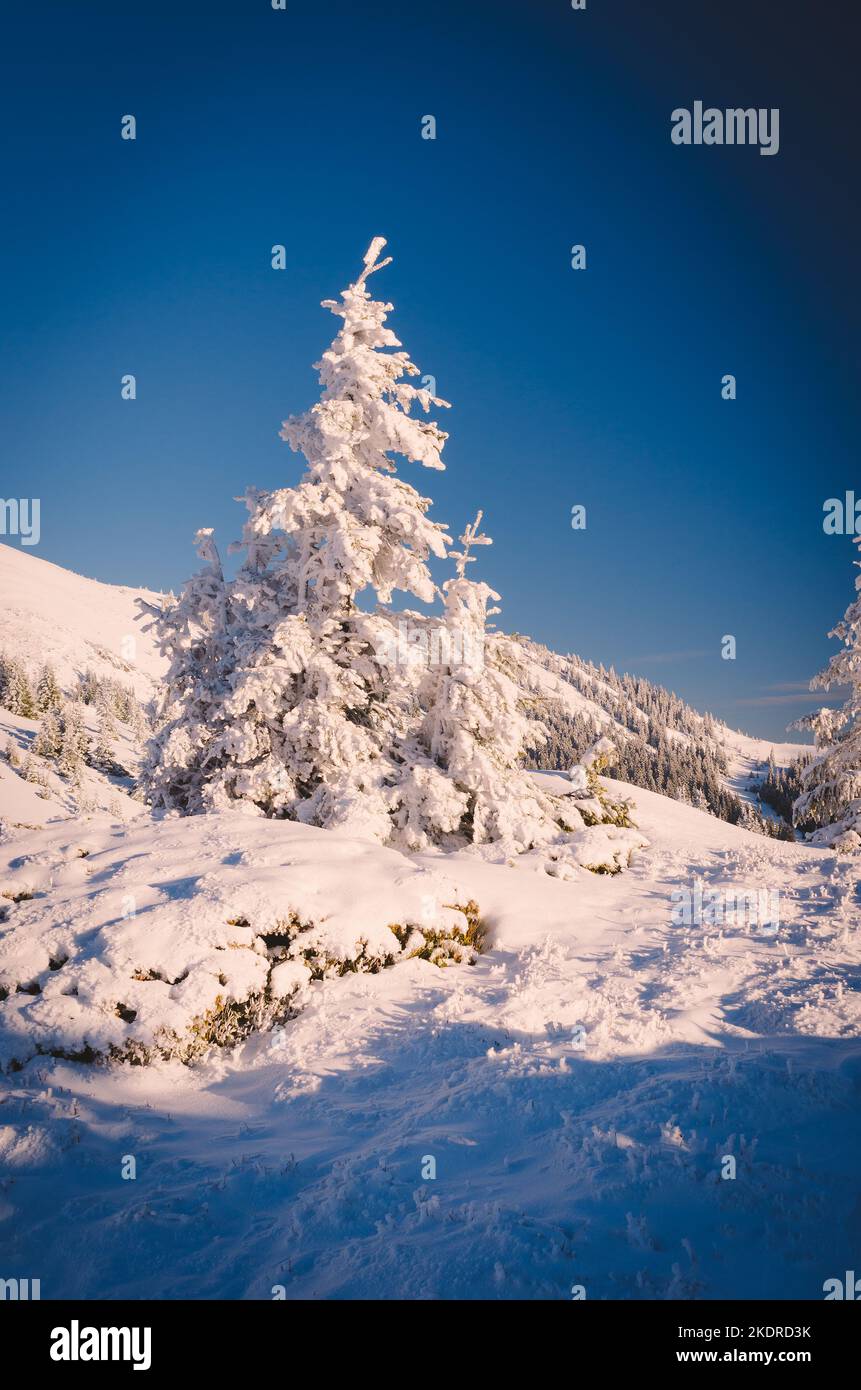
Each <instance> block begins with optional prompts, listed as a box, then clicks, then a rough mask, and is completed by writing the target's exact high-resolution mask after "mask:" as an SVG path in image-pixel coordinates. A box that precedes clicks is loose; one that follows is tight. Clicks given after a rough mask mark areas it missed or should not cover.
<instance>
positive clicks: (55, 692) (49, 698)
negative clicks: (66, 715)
mask: <svg viewBox="0 0 861 1390" xmlns="http://www.w3.org/2000/svg"><path fill="white" fill-rule="evenodd" d="M62 703H63V694H62V691H61V690H60V687H59V685H58V684H57V677H56V676H55V674H54V668H53V667H52V666H49V665H48V663H47V662H46V663H45V665H44V666H43V667H42V669H41V671H40V672H39V679H38V681H37V682H36V709H37V711H38V712H39V714H44V713H45V712H46V711H47V710H49V709H53V710H57V709H59V708H60V706H61V705H62Z"/></svg>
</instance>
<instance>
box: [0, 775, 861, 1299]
mask: <svg viewBox="0 0 861 1390" xmlns="http://www.w3.org/2000/svg"><path fill="white" fill-rule="evenodd" d="M611 786H612V784H611ZM613 789H614V790H616V791H617V792H624V793H625V794H627V795H628V796H630V797H631V798H632V800H633V801H634V802H635V805H636V815H637V819H638V821H639V823H640V824H641V826H642V827H643V829H644V831H645V833H646V834H647V835H648V837H649V838H650V840H651V846H650V848H648V849H646V850H644V851H643V852H642V853H641V854H640V856H639V857H638V859H637V861H636V863H635V864H634V866H633V867H632V868H631V869H630V870H629V871H628V872H626V873H624V874H620V875H618V876H616V877H610V876H603V877H599V876H594V875H587V874H583V875H581V876H580V877H578V878H577V879H576V880H575V881H572V882H562V881H558V880H554V879H550V878H548V877H547V876H546V875H543V874H536V873H534V872H532V871H530V869H529V868H528V867H525V866H515V867H508V866H505V865H491V864H487V863H483V862H482V861H480V860H479V859H478V858H477V857H476V856H472V855H470V854H467V853H463V854H459V855H453V856H452V855H450V856H440V855H429V856H426V857H424V858H421V859H419V861H418V863H417V866H416V867H417V868H419V869H421V868H424V869H426V870H427V873H428V875H429V879H428V881H429V882H432V883H434V885H435V890H434V891H436V885H437V881H438V876H439V875H440V874H443V876H444V877H445V879H446V880H448V881H449V882H450V883H451V884H453V885H454V887H455V890H456V892H457V894H458V896H459V897H460V896H461V895H464V894H469V895H470V896H472V897H474V898H475V899H476V900H477V902H478V903H479V905H480V908H481V911H482V914H483V916H484V918H485V921H486V923H487V925H488V928H489V941H488V949H487V950H486V952H485V953H484V954H482V955H481V956H479V958H478V960H477V962H476V963H475V964H474V965H472V966H469V965H461V966H451V967H449V968H448V969H444V970H441V969H437V968H436V967H435V966H433V965H431V964H430V963H428V962H427V961H423V960H418V959H412V960H403V961H401V962H399V963H397V964H395V965H393V966H392V967H391V968H388V969H383V970H380V971H379V972H378V973H377V974H348V975H346V976H344V977H343V978H330V979H325V980H323V981H322V982H320V983H318V984H316V985H314V986H313V987H312V988H311V989H310V991H309V994H308V997H307V999H306V1000H305V1002H304V1006H303V1009H302V1011H301V1012H300V1013H299V1015H298V1017H297V1018H295V1019H294V1020H293V1021H291V1022H288V1023H286V1024H285V1025H284V1026H283V1027H280V1028H277V1029H275V1030H274V1031H272V1032H269V1033H265V1034H263V1035H260V1036H257V1037H255V1038H253V1039H251V1040H250V1041H249V1042H247V1043H245V1044H243V1045H241V1046H240V1047H239V1048H237V1049H235V1050H233V1051H222V1052H218V1051H216V1052H215V1053H213V1054H211V1055H210V1057H209V1058H208V1059H207V1060H205V1061H203V1062H202V1063H199V1064H198V1065H196V1066H193V1067H184V1066H182V1065H181V1064H179V1063H178V1062H156V1063H155V1064H154V1065H153V1066H150V1067H128V1066H122V1067H116V1066H115V1067H112V1068H109V1069H104V1068H99V1067H92V1066H85V1065H82V1064H77V1063H71V1062H68V1061H63V1060H58V1059H52V1058H49V1057H42V1058H37V1059H34V1060H33V1061H32V1062H30V1063H27V1064H26V1065H25V1066H24V1068H23V1070H21V1071H19V1072H16V1073H13V1074H12V1075H10V1076H9V1077H7V1078H6V1088H7V1089H6V1094H5V1100H4V1103H3V1104H2V1107H0V1162H2V1163H3V1165H4V1167H5V1176H6V1181H5V1183H4V1184H3V1185H2V1187H0V1219H2V1230H3V1235H4V1240H5V1248H6V1252H7V1259H8V1261H10V1262H11V1264H12V1265H14V1267H15V1268H26V1269H30V1268H38V1269H39V1271H40V1273H41V1274H42V1290H43V1297H65V1296H69V1297H72V1296H82V1297H94V1296H98V1297H105V1298H112V1297H142V1296H153V1295H156V1296H159V1297H204V1298H207V1297H247V1298H270V1297H272V1296H273V1289H274V1288H275V1289H277V1288H278V1286H281V1287H283V1290H284V1293H285V1295H286V1297H288V1298H297V1297H300V1298H301V1297H314V1298H325V1297H332V1298H347V1297H360V1298H370V1297H383V1298H403V1297H408V1298H433V1297H448V1298H466V1299H469V1298H479V1297H488V1298H501V1299H510V1298H517V1297H526V1298H538V1299H541V1298H553V1299H565V1298H569V1297H570V1296H571V1295H570V1290H571V1288H572V1286H574V1285H583V1286H584V1287H585V1289H586V1294H587V1297H588V1298H665V1297H681V1298H690V1297H706V1298H709V1297H712V1298H713V1297H741V1298H751V1297H752V1298H756V1297H770V1296H774V1297H784V1298H818V1297H821V1296H822V1284H823V1281H824V1280H825V1279H826V1278H829V1277H831V1276H832V1275H834V1274H835V1273H839V1272H840V1271H842V1270H844V1269H846V1268H853V1267H855V1264H856V1263H857V1249H858V1239H859V1237H861V1225H859V1209H858V1204H857V1152H858V1147H859V1142H861V1117H859V1112H858V1107H857V1087H858V1084H859V1080H861V1050H859V1044H858V1035H859V1028H861V993H859V990H858V981H859V979H861V914H859V905H858V904H859V867H858V865H857V864H856V863H854V862H853V861H852V860H851V859H850V858H844V859H838V858H837V857H836V856H834V855H833V854H829V853H827V852H825V851H817V850H813V849H810V848H808V847H806V846H801V845H794V844H785V843H781V842H777V841H772V840H766V839H764V838H762V837H760V836H755V835H751V834H749V833H747V832H745V831H743V830H739V829H736V828H735V827H732V826H729V825H727V824H725V823H723V822H721V821H718V820H716V819H714V818H713V817H711V816H709V815H707V814H704V813H702V812H699V811H695V810H692V809H691V808H689V807H686V806H682V805H680V804H677V803H673V802H669V801H667V800H666V799H664V798H662V797H659V796H655V795H652V794H650V793H647V792H643V791H640V790H639V789H637V788H632V787H622V786H619V785H616V786H615V787H614V788H613ZM195 819H196V824H195V821H184V822H176V821H174V822H167V823H161V824H158V823H153V824H152V826H151V827H150V829H149V830H147V831H144V830H143V828H142V827H137V828H133V829H131V830H129V831H125V832H124V831H122V830H121V828H119V827H114V829H113V830H112V831H110V832H109V833H108V835H107V843H105V836H106V832H105V830H104V829H99V828H98V826H96V824H95V823H92V824H91V825H90V826H89V828H88V827H86V826H84V827H82V828H81V834H80V837H79V838H82V840H83V841H87V843H85V844H83V847H84V848H87V847H89V848H90V849H91V854H90V855H89V856H87V857H85V858H83V859H82V858H80V857H79V856H78V857H76V856H75V855H73V854H70V855H69V857H68V867H67V868H64V869H63V870H62V872H60V871H58V870H57V868H56V866H55V867H54V868H52V867H51V865H50V863H49V862H48V860H47V859H46V858H45V856H44V853H42V854H41V856H40V855H37V862H35V863H32V862H31V863H30V864H29V867H28V862H27V855H28V845H31V841H30V840H28V838H27V837H26V836H22V837H21V838H20V839H19V840H18V841H17V843H16V844H13V845H8V846H6V848H5V862H6V866H7V868H6V871H5V872H6V873H7V874H8V873H11V874H12V876H13V878H14V880H15V881H16V882H17V881H19V879H20V877H21V876H22V875H26V873H27V872H30V873H31V875H33V874H35V875H36V878H37V879H38V882H37V881H36V879H34V882H33V884H32V887H33V889H34V890H35V891H36V892H44V894H45V896H44V898H43V899H42V900H41V901H42V903H43V910H44V914H45V920H46V922H49V921H54V922H55V924H56V925H57V926H58V927H61V924H62V921H63V920H64V918H65V915H66V910H67V908H66V906H64V905H67V904H68V902H69V894H70V891H71V888H70V884H71V882H72V878H74V877H75V876H76V875H77V882H78V884H79V889H76V890H75V891H80V892H83V893H90V894H91V895H92V898H93V902H94V903H95V901H96V900H97V899H98V898H99V896H100V895H102V896H103V895H105V894H109V893H110V892H111V891H114V892H116V893H117V895H119V894H120V892H121V890H124V889H126V888H127V887H128V885H129V884H130V883H131V882H132V881H133V880H134V881H138V882H150V883H155V882H156V877H157V875H156V877H154V874H153V871H154V870H156V869H158V870H159V872H160V873H161V877H162V889H163V891H162V896H161V898H160V901H161V902H162V903H163V904H164V911H165V912H166V913H167V914H168V915H169V917H170V920H174V919H175V920H176V921H178V920H179V917H178V916H177V914H180V916H181V915H182V914H183V913H185V914H188V913H189V912H191V911H192V910H193V908H194V905H195V904H197V905H198V907H199V908H200V909H201V911H202V914H203V917H202V920H203V919H206V918H207V916H210V917H212V919H213V920H223V917H224V908H225V905H226V904H225V902H224V901H223V900H219V901H217V902H216V897H217V894H216V896H215V897H214V896H213V885H214V884H217V883H219V882H220V883H222V885H223V883H224V882H225V881H226V880H225V878H224V877H223V876H222V877H221V878H220V879H216V880H213V879H212V878H211V877H209V878H208V877H207V875H206V874H205V873H203V872H202V871H203V870H205V869H206V868H207V866H209V869H208V872H209V874H210V875H211V874H212V869H213V866H214V865H215V864H218V863H222V864H223V865H224V870H223V875H229V874H230V873H231V872H233V875H234V878H235V879H236V884H237V890H239V888H240V879H241V880H242V883H241V890H242V891H243V892H244V893H245V894H246V895H251V896H252V897H253V895H254V894H255V893H259V892H260V891H261V890H264V891H265V892H267V893H269V894H270V895H271V893H272V888H273V886H277V881H278V880H277V875H276V878H275V879H273V870H274V869H276V868H277V866H278V865H281V869H280V870H278V872H279V873H281V874H282V876H283V893H284V896H285V898H292V897H293V896H295V894H296V893H297V892H298V893H301V894H304V895H305V898H306V899H307V897H308V895H311V896H313V894H314V893H315V892H317V893H318V896H319V902H320V903H321V904H322V906H323V910H324V914H325V913H337V912H338V911H340V912H341V913H342V914H344V919H345V921H347V922H349V920H350V911H351V904H352V903H353V901H354V896H355V893H356V890H357V888H358V887H359V886H360V885H361V886H362V893H363V896H362V897H361V899H360V900H359V901H358V902H357V911H360V912H361V914H362V916H363V920H365V921H366V922H367V923H368V924H370V922H371V920H372V919H373V920H374V921H377V922H386V921H391V920H397V919H398V916H399V915H401V914H402V913H403V911H404V909H405V907H407V910H408V911H409V910H410V909H409V908H408V906H407V904H408V899H409V895H410V894H412V893H413V892H414V888H413V886H412V881H413V880H411V878H410V876H411V875H413V874H414V873H415V868H410V866H409V861H407V860H402V861H401V862H402V863H403V864H404V873H405V874H407V879H406V880H405V881H404V882H403V883H399V882H398V881H397V878H396V876H395V875H393V874H392V872H391V871H390V870H387V869H386V868H385V867H384V865H383V858H385V856H386V855H387V854H388V853H389V852H387V851H383V850H379V849H376V848H372V847H370V846H367V847H365V849H361V848H360V846H359V845H358V844H357V842H352V844H351V845H348V844H342V837H341V836H339V834H338V832H335V831H326V832H313V831H310V832H305V834H304V835H303V837H302V838H303V840H304V842H305V846H306V849H307V846H308V845H309V844H310V842H311V840H313V839H314V837H315V835H316V836H318V837H319V836H323V837H325V844H326V845H327V846H328V847H329V850H330V853H328V854H327V856H326V858H328V860H329V861H330V862H329V863H328V865H327V864H326V859H321V861H320V872H319V873H317V872H316V871H315V868H314V862H313V856H312V857H311V858H308V856H307V854H306V857H305V858H304V859H302V857H301V855H298V851H297V854H296V855H295V856H294V857H295V858H296V862H295V864H294V865H293V867H292V869H291V868H290V867H288V866H285V861H284V860H283V857H279V855H282V854H283V851H281V850H279V851H278V853H277V854H276V856H275V858H274V859H273V858H272V857H271V856H270V857H269V859H267V857H266V854H265V851H264V850H263V847H262V844H261V845H260V846H259V847H258V850H257V851H256V856H257V857H256V858H255V854H251V853H249V852H248V851H247V850H245V851H242V853H241V856H240V857H237V850H238V849H239V848H240V847H241V843H242V841H243V837H247V834H248V833H249V832H247V831H245V830H242V829H241V827H240V826H239V821H240V820H241V819H242V818H239V817H237V818H236V820H235V825H236V829H235V833H233V832H231V829H230V825H229V823H228V822H229V820H230V818H227V820H224V819H223V818H221V817H216V818H214V820H215V821H217V822H218V824H217V825H213V826H212V827H211V829H210V831H209V841H208V845H207V846H206V847H205V846H204V844H203V841H202V840H201V835H202V833H203V830H202V826H201V821H205V820H206V819H207V818H195ZM258 825H259V823H258ZM262 828H263V829H265V823H264V826H263V827H262ZM282 829H283V831H284V833H285V834H286V835H288V836H289V834H290V828H289V827H283V828H282ZM258 833H259V832H258ZM95 836H98V837H101V838H100V840H99V843H92V844H90V843H89V841H92V840H93V839H94V837H95ZM100 844H103V845H104V848H103V849H101V848H100ZM69 846H70V849H73V848H74V846H72V844H71V841H69ZM204 848H205V850H206V852H205V853H202V851H203V850H204ZM43 849H44V847H43ZM357 854H359V855H361V854H367V855H369V856H370V860H373V864H372V863H371V862H370V860H369V862H368V864H367V865H366V867H365V869H360V868H359V861H358V860H357V859H356V857H355V856H356V855H357ZM99 855H101V856H102V859H103V860H104V861H105V862H108V861H109V862H111V863H113V864H114V866H115V867H114V869H113V871H112V873H109V874H105V873H104V871H103V867H102V864H101V862H100V860H99V858H98V856H99ZM343 855H346V856H347V857H348V858H349V857H350V856H352V859H351V861H350V862H351V863H352V868H351V870H350V872H349V873H348V874H347V875H342V876H341V877H340V879H339V878H338V875H337V874H336V873H334V872H333V871H332V864H333V863H335V862H337V861H338V860H339V859H341V857H342V856H343ZM377 856H382V857H383V858H380V859H379V860H378V859H377ZM288 858H289V856H288ZM76 864H77V866H78V867H77V868H75V865H76ZM231 865H234V866H235V865H241V866H242V872H241V873H239V874H237V873H236V872H235V868H234V870H231ZM374 865H378V867H376V868H375V867H374ZM159 866H160V868H159ZM88 869H90V870H92V872H91V873H89V874H88V872H87V871H88ZM695 878H699V879H700V880H702V882H703V883H704V884H705V885H707V886H710V887H715V886H719V887H721V888H723V889H727V888H730V887H732V888H737V889H741V890H748V891H749V890H756V889H759V888H762V889H765V890H766V891H769V892H771V891H773V890H775V889H779V891H780V927H779V931H778V934H777V936H776V937H775V936H772V935H768V934H761V933H759V932H758V931H756V930H752V929H751V928H750V927H749V926H746V925H734V924H727V923H724V924H723V925H721V926H716V925H708V924H701V925H696V924H691V925H689V926H685V925H674V924H673V921H672V903H673V900H672V897H671V894H672V893H673V891H674V890H678V889H679V888H680V887H685V886H690V885H692V884H693V881H694V879H695ZM171 885H172V887H171ZM267 885H268V887H267ZM218 891H220V890H218ZM405 895H406V896H405ZM38 901H39V900H38V899H34V900H33V901H32V902H31V903H30V904H29V905H28V904H26V903H21V904H19V905H18V906H17V907H14V908H13V914H14V913H15V912H19V911H22V910H26V909H27V908H28V906H29V908H30V909H32V908H33V907H35V906H36V903H37V902H38ZM54 902H56V904H57V907H56V910H55V908H54V907H53V906H52V904H53V903H54ZM374 904H376V906H374ZM309 907H310V903H309V902H308V901H303V903H302V909H303V910H304V911H308V910H309ZM213 909H214V913H213ZM412 910H413V911H414V910H415V904H413V909H412ZM94 920H96V918H94ZM166 920H167V919H166ZM158 921H159V917H158V913H156V914H155V915H154V917H153V927H152V930H153V932H154V933H155V935H154V936H153V943H154V949H155V950H156V951H158V949H159V948H158V930H159V927H158ZM62 974H63V969H62V968H61V969H59V971H58V978H59V977H61V976H62ZM150 987H151V986H150V985H148V984H145V985H142V986H141V988H143V989H146V988H150ZM70 1002H73V1001H70ZM125 1155H132V1156H134V1158H135V1160H136V1164H137V1176H136V1180H135V1181H134V1182H123V1181H121V1180H120V1170H121V1163H122V1160H123V1157H124V1156H125ZM726 1155H730V1156H732V1157H733V1158H734V1159H735V1161H736V1164H737V1173H736V1177H735V1179H734V1180H731V1181H724V1180H722V1178H721V1171H722V1168H723V1167H725V1156H726ZM429 1158H431V1159H433V1160H434V1163H435V1169H436V1176H435V1177H428V1176H426V1175H427V1173H428V1172H429V1168H428V1162H427V1160H428V1159H429ZM423 1173H424V1174H425V1176H423ZM70 1230H74V1231H75V1239H74V1240H73V1241H72V1240H70V1239H69V1232H70Z"/></svg>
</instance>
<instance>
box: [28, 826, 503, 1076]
mask: <svg viewBox="0 0 861 1390" xmlns="http://www.w3.org/2000/svg"><path fill="white" fill-rule="evenodd" d="M113 830H114V827H112V825H111V823H110V822H108V821H105V822H99V821H98V820H97V819H95V818H94V819H93V820H92V821H91V822H90V823H89V824H88V826H87V828H86V830H85V831H83V832H79V834H83V835H84V836H85V838H84V839H83V840H82V839H80V838H77V839H76V838H70V829H69V823H68V822H66V823H60V824H59V825H57V826H54V827H51V828H49V829H47V830H44V831H42V832H40V833H38V834H35V835H33V836H32V837H29V838H28V841H27V852H26V854H21V853H20V852H18V851H16V844H15V842H11V843H9V844H5V845H3V846H0V895H2V902H3V904H4V906H5V908H6V920H5V922H4V924H3V928H2V931H0V989H2V991H3V996H4V997H3V998H2V1000H0V1066H5V1067H7V1068H8V1067H9V1066H15V1065H20V1064H22V1063H23V1062H25V1061H26V1060H27V1059H28V1058H29V1057H32V1056H34V1055H36V1054H38V1053H40V1052H44V1053H50V1054H52V1055H56V1056H63V1057H68V1058H73V1059H81V1060H95V1059H96V1058H113V1059H118V1060H127V1061H137V1062H141V1061H148V1060H151V1059H152V1058H155V1057H159V1056H160V1057H175V1058H178V1059H180V1060H182V1061H191V1060H193V1059H194V1058H196V1057H199V1056H200V1055H201V1054H202V1053H203V1052H204V1051H205V1050H206V1048H208V1047H210V1046H225V1045H227V1044H232V1043H235V1042H238V1041H240V1040H241V1039H242V1038H244V1037H247V1036H248V1035H249V1034H250V1033H252V1032H255V1031H258V1030H261V1029H265V1028H269V1027H271V1026H273V1025H274V1024H277V1023H279V1022H283V1021H285V1020H286V1019H288V1018H290V1017H291V1016H292V1014H293V1013H294V1012H295V1011H296V1010H297V1009H298V1008H301V1007H302V1006H303V1003H304V1001H305V999H306V997H307V991H308V990H309V989H312V988H313V987H314V982H315V981H316V982H320V981H324V980H331V979H335V978H338V977H340V976H344V975H348V974H352V973H354V972H359V973H365V972H367V973H376V972H377V971H379V970H382V969H384V968H387V967H388V966H391V965H396V964H397V963H398V962H400V961H405V960H407V959H409V958H411V957H418V958H424V959H427V960H431V961H433V962H434V963H435V964H444V963H447V962H449V961H452V962H457V961H458V960H460V961H463V962H467V961H469V960H470V959H471V958H472V957H473V955H474V953H475V952H477V951H478V950H480V948H481V943H482V938H483V926H482V923H481V920H480V914H479V911H478V908H477V906H476V904H475V903H474V902H472V901H467V902H466V905H465V906H459V905H458V904H460V903H461V902H462V901H463V896H464V895H462V894H460V893H459V892H458V889H457V886H456V885H455V884H454V883H453V882H452V881H451V880H450V879H448V878H447V877H445V876H444V875H442V874H439V873H437V872H435V871H433V872H432V871H430V870H428V869H423V868H420V867H418V866H416V865H413V864H411V863H409V862H408V861H407V860H405V859H404V858H403V856H401V855H399V854H397V853H395V852H394V851H393V850H387V849H383V848H381V847H379V846H374V845H372V844H370V843H368V842H363V841H360V840H356V839H353V838H351V837H349V836H344V835H343V834H340V833H338V832H329V831H323V830H317V829H313V828H311V827H307V826H302V825H297V824H290V823H286V822H281V823H273V822H270V821H264V820H260V819H254V818H249V817H247V816H243V815H241V814H236V813H233V814H229V815H218V814H213V815H210V816H206V817H190V818H186V819H175V820H166V821H161V822H155V823H150V822H148V821H147V822H143V823H140V824H138V825H137V826H136V827H135V828H134V829H130V830H129V831H128V833H127V835H126V836H125V837H124V839H123V841H122V843H121V844H119V845H118V844H117V843H116V840H115V837H114V834H113ZM73 833H74V832H73ZM46 908H47V909H48V910H46Z"/></svg>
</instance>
